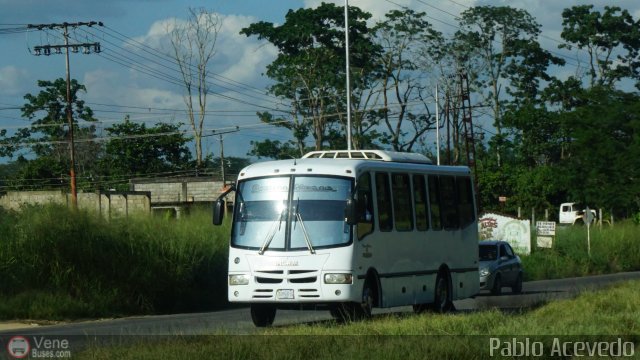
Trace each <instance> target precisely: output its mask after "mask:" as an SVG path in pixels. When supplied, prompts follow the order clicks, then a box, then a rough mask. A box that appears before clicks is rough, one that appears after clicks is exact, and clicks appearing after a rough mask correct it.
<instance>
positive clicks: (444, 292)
mask: <svg viewBox="0 0 640 360" xmlns="http://www.w3.org/2000/svg"><path fill="white" fill-rule="evenodd" d="M452 307H453V303H452V301H451V287H450V286H449V279H448V277H447V275H446V273H439V274H438V278H437V279H436V293H435V299H434V303H433V310H434V311H435V312H439V313H445V312H448V311H450V310H451V308H452Z"/></svg>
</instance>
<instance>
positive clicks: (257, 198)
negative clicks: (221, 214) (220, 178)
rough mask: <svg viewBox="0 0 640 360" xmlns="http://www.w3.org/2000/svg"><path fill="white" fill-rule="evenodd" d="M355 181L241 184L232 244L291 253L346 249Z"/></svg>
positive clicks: (286, 178)
mask: <svg viewBox="0 0 640 360" xmlns="http://www.w3.org/2000/svg"><path fill="white" fill-rule="evenodd" d="M351 191H352V180H351V179H347V178H339V177H321V176H281V177H269V178H258V179H250V180H245V181H241V182H240V183H238V187H237V191H236V194H237V195H236V197H237V198H236V206H235V209H234V217H233V219H234V220H233V228H232V231H231V246H234V247H240V248H245V249H256V250H260V253H262V252H263V251H266V250H277V251H288V250H296V251H298V250H306V249H309V250H310V251H311V252H313V251H314V249H322V248H327V247H336V246H344V245H347V244H349V243H350V242H351V231H350V227H349V226H348V225H347V224H346V223H345V222H344V208H345V204H346V200H347V199H349V198H350V197H351Z"/></svg>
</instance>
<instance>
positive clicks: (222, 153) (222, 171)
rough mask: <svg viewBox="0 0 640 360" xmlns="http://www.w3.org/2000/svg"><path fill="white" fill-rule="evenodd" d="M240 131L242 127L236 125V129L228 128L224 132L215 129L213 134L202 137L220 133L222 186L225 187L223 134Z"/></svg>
mask: <svg viewBox="0 0 640 360" xmlns="http://www.w3.org/2000/svg"><path fill="white" fill-rule="evenodd" d="M238 131H240V127H239V126H236V129H235V130H228V131H223V132H217V131H216V130H213V134H211V135H203V136H202V137H207V136H214V135H218V140H219V141H220V174H221V176H222V187H224V186H225V185H226V179H225V171H224V140H223V138H222V135H224V134H230V133H234V132H238Z"/></svg>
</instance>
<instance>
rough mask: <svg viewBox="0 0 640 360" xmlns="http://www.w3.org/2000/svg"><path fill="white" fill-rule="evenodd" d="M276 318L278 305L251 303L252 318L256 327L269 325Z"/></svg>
mask: <svg viewBox="0 0 640 360" xmlns="http://www.w3.org/2000/svg"><path fill="white" fill-rule="evenodd" d="M275 318H276V307H275V306H274V305H270V304H251V320H253V325H255V326H256V327H267V326H271V325H272V324H273V320H274V319H275Z"/></svg>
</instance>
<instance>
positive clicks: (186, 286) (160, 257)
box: [0, 206, 228, 320]
mask: <svg viewBox="0 0 640 360" xmlns="http://www.w3.org/2000/svg"><path fill="white" fill-rule="evenodd" d="M0 234H2V235H0V279H2V281H1V282H0V319H20V318H22V319H24V318H28V319H48V320H61V319H75V318H86V317H101V316H117V315H129V314H154V313H169V312H181V311H198V310H211V309H216V308H222V307H225V306H226V305H227V301H226V296H221V295H220V289H223V288H226V268H227V234H228V228H227V227H223V228H217V227H214V226H212V225H211V222H210V211H196V212H195V213H192V214H191V215H190V216H189V217H187V218H184V219H180V220H175V219H167V218H164V217H153V216H142V217H133V218H128V219H124V218H122V219H112V220H110V221H107V220H105V219H103V218H100V217H99V216H96V215H94V214H92V213H88V212H83V211H72V210H69V209H67V208H66V207H62V206H47V207H44V208H42V207H27V208H25V209H23V210H22V211H21V212H19V213H16V212H7V211H2V213H0ZM225 292H226V291H225Z"/></svg>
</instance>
